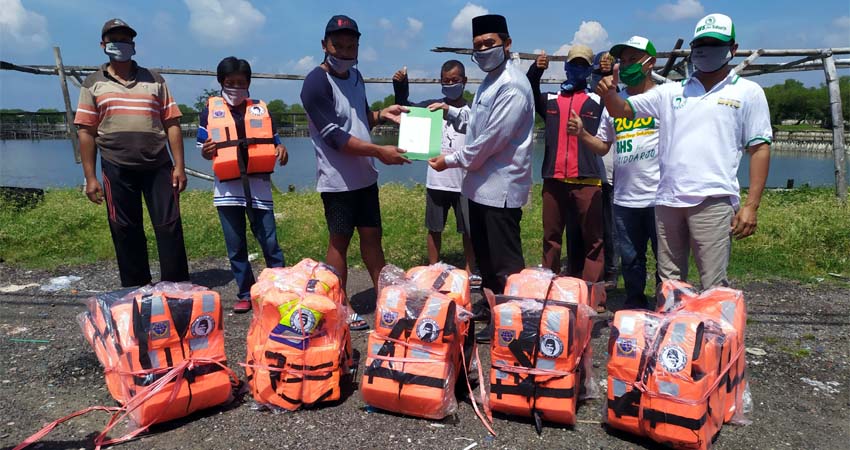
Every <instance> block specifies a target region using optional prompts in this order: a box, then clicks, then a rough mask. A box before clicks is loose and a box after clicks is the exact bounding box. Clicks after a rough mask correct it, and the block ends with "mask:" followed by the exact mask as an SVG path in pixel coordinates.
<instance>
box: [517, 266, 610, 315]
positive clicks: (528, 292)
mask: <svg viewBox="0 0 850 450" xmlns="http://www.w3.org/2000/svg"><path fill="white" fill-rule="evenodd" d="M505 295H510V296H514V297H528V298H540V299H542V298H548V299H550V300H562V301H565V302H570V303H577V304H579V305H587V306H590V307H592V308H595V307H596V306H598V305H600V304H604V303H605V288H604V287H603V285H602V283H591V282H589V281H584V280H582V279H580V278H572V277H559V276H555V274H554V273H553V272H552V271H551V270H549V269H543V268H536V267H531V268H527V269H523V270H522V271H521V272H519V273H515V274H513V275H511V276H509V277H508V280H507V282H506V283H505Z"/></svg>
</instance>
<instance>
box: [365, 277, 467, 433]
mask: <svg viewBox="0 0 850 450" xmlns="http://www.w3.org/2000/svg"><path fill="white" fill-rule="evenodd" d="M411 292H415V297H410V294H411ZM456 307H457V305H456V303H455V301H454V300H453V299H451V298H449V297H447V296H446V295H443V294H440V293H436V292H433V291H430V292H429V291H424V290H423V291H410V290H408V289H407V288H405V287H404V286H399V285H393V286H387V287H385V288H383V289H382V290H381V295H380V297H379V298H378V302H377V314H376V317H377V318H378V320H377V323H376V324H375V331H374V332H373V333H372V334H370V336H369V340H368V344H367V345H368V347H367V359H366V368H365V370H364V373H363V381H362V382H361V386H360V390H361V393H362V394H363V400H364V401H365V402H366V403H367V404H369V405H371V406H374V407H377V408H380V409H385V410H387V411H393V412H397V413H401V414H407V415H411V416H416V417H425V418H431V419H442V418H443V417H445V416H446V415H447V414H448V413H449V412H450V411H451V410H453V409H454V408H456V405H457V403H456V400H455V397H454V386H455V380H456V377H457V374H458V367H459V360H460V353H459V349H460V343H461V341H462V339H461V335H460V334H459V324H458V319H457V313H456Z"/></svg>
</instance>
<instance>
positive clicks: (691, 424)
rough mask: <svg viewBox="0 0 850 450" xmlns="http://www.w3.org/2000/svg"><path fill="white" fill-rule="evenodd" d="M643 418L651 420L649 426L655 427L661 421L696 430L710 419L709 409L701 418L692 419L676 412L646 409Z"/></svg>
mask: <svg viewBox="0 0 850 450" xmlns="http://www.w3.org/2000/svg"><path fill="white" fill-rule="evenodd" d="M643 419H644V420H647V421H649V426H650V427H652V428H655V426H656V425H658V424H659V423H668V424H670V425H675V426H677V427H682V428H687V429H689V430H694V431H696V430H699V429H700V428H702V426H703V425H705V422H706V421H707V420H708V411H706V412H705V413H704V414H703V415H702V417H700V418H699V419H692V418H690V417H684V416H677V415H676V414H670V413H668V412H665V411H659V410H657V409H644V410H643Z"/></svg>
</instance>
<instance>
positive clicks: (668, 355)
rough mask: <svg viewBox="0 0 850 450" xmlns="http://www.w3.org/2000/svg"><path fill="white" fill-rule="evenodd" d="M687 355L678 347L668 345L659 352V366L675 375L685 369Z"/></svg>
mask: <svg viewBox="0 0 850 450" xmlns="http://www.w3.org/2000/svg"><path fill="white" fill-rule="evenodd" d="M687 363H688V355H687V354H685V351H684V350H682V347H679V346H678V345H668V346H666V347H664V348H663V349H662V350H661V365H662V366H663V367H664V370H666V371H668V372H670V373H676V372H679V371H680V370H682V369H684V368H685V364H687Z"/></svg>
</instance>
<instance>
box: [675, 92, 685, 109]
mask: <svg viewBox="0 0 850 450" xmlns="http://www.w3.org/2000/svg"><path fill="white" fill-rule="evenodd" d="M687 101H688V99H687V98H685V97H682V96H681V95H677V96H675V97H673V109H681V108H682V107H684V106H685V103H687Z"/></svg>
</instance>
